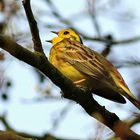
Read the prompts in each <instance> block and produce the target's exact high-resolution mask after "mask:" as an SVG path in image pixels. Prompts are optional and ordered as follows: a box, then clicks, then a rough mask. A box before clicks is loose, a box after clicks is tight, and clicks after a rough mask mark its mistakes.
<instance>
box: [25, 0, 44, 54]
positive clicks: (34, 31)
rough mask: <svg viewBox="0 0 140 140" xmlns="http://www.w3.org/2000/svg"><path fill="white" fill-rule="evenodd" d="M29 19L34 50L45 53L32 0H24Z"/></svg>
mask: <svg viewBox="0 0 140 140" xmlns="http://www.w3.org/2000/svg"><path fill="white" fill-rule="evenodd" d="M22 4H23V7H24V10H25V13H26V16H27V19H28V23H29V26H30V30H31V33H32V40H33V43H34V50H35V51H37V52H40V53H43V48H42V43H41V39H40V36H39V30H38V27H37V22H36V20H35V18H34V15H33V12H32V9H31V5H30V0H23V1H22Z"/></svg>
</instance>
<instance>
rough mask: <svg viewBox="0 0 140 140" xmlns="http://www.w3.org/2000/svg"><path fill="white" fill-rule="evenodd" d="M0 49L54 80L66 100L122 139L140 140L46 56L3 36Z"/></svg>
mask: <svg viewBox="0 0 140 140" xmlns="http://www.w3.org/2000/svg"><path fill="white" fill-rule="evenodd" d="M0 47H1V48H2V49H4V50H6V51H7V52H9V53H10V54H11V55H13V56H14V57H16V58H18V59H20V60H22V61H24V62H26V63H28V64H29V65H31V66H34V67H35V68H37V69H38V70H40V71H41V72H42V73H44V74H45V75H46V76H47V77H49V78H50V79H51V80H52V82H53V83H54V84H56V85H57V86H58V87H60V89H61V90H62V91H63V93H64V97H65V98H68V99H71V100H74V101H76V102H77V103H79V104H80V105H81V106H82V107H83V108H84V109H85V111H86V112H87V113H88V114H89V115H91V116H92V117H94V118H95V119H97V120H98V121H100V122H102V123H103V124H105V125H106V126H108V127H109V128H110V129H112V130H113V131H114V132H115V134H116V135H117V136H119V137H120V138H121V139H123V140H130V139H131V140H132V139H133V140H138V139H140V136H139V135H137V134H135V133H134V132H133V131H132V130H130V129H129V127H128V126H127V125H126V124H125V123H123V122H122V121H121V120H120V119H119V117H118V116H117V115H116V114H114V113H111V112H109V111H107V110H106V109H105V108H104V107H102V106H100V105H99V104H98V103H97V102H96V101H95V100H94V99H93V98H92V94H91V93H85V91H83V90H81V89H79V88H77V87H76V86H75V85H74V84H73V82H72V81H71V80H69V79H67V78H66V77H65V76H64V75H62V74H61V73H60V72H59V71H58V70H57V69H56V68H55V67H54V66H53V65H52V64H51V63H49V61H48V59H47V58H46V56H45V55H44V54H42V53H33V52H30V51H29V50H27V49H25V48H23V47H22V46H20V45H19V44H17V43H15V42H14V41H12V40H11V39H10V38H8V37H5V36H2V35H1V36H0Z"/></svg>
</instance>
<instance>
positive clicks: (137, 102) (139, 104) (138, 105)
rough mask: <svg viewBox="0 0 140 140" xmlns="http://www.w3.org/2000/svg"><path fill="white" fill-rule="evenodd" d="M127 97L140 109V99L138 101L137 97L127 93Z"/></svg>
mask: <svg viewBox="0 0 140 140" xmlns="http://www.w3.org/2000/svg"><path fill="white" fill-rule="evenodd" d="M125 97H126V98H127V99H128V100H129V101H130V102H131V103H132V104H133V105H135V106H136V107H137V108H138V109H139V110H140V101H138V100H137V99H136V98H135V97H133V96H130V95H128V94H127V95H125Z"/></svg>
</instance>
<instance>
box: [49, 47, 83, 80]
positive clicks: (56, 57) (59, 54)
mask: <svg viewBox="0 0 140 140" xmlns="http://www.w3.org/2000/svg"><path fill="white" fill-rule="evenodd" d="M65 51H66V50H65V49H64V48H62V47H60V46H57V45H55V46H53V47H52V48H51V50H50V56H49V60H50V62H51V63H52V64H53V65H54V66H55V67H56V68H57V69H58V70H59V71H60V72H61V73H63V74H64V75H65V76H66V77H67V78H69V79H71V80H72V81H73V82H76V81H79V80H81V79H84V77H83V75H82V74H81V73H80V72H79V71H78V70H76V69H75V68H74V67H73V66H72V65H71V64H69V63H68V62H66V61H64V59H63V56H64V53H65Z"/></svg>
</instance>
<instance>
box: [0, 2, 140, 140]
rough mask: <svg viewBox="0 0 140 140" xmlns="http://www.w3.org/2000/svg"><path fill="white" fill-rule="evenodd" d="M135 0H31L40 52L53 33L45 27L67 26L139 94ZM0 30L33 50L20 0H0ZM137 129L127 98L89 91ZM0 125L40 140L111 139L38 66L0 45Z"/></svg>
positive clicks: (139, 31)
mask: <svg viewBox="0 0 140 140" xmlns="http://www.w3.org/2000/svg"><path fill="white" fill-rule="evenodd" d="M139 5H140V1H132V0H123V1H122V0H113V1H112V0H76V1H67V0H40V1H35V0H32V1H31V6H32V10H33V13H34V16H35V18H36V21H37V24H38V28H39V31H40V37H41V40H42V43H43V49H44V51H45V54H46V56H48V54H49V50H50V48H51V44H49V43H47V42H45V40H50V39H52V38H53V37H55V35H54V34H52V33H51V32H50V31H59V30H61V29H63V28H73V29H75V30H76V31H77V32H78V33H79V34H80V35H81V37H82V39H83V42H84V44H85V45H87V46H88V47H90V48H91V49H94V50H96V51H98V52H99V53H102V54H103V55H104V56H106V57H107V59H108V60H110V61H111V62H112V63H113V64H114V65H115V66H116V67H117V68H118V70H119V72H120V73H121V75H122V76H123V78H124V79H125V81H126V83H127V85H128V86H129V88H130V89H131V91H132V92H133V93H134V95H135V96H136V97H137V98H138V99H139V100H140V8H139ZM0 33H2V34H5V35H9V36H10V37H12V38H13V39H14V40H15V41H16V42H17V43H19V44H21V45H22V46H24V47H26V48H28V49H29V50H31V51H32V50H33V43H32V37H31V33H30V29H29V26H28V22H27V19H26V15H25V12H24V8H23V6H22V1H21V0H0ZM93 96H94V98H95V99H96V100H97V101H98V102H99V103H100V104H101V105H104V106H105V107H106V108H107V109H108V110H109V111H111V112H114V113H116V114H117V115H118V116H119V117H120V119H121V120H124V121H125V122H126V123H128V125H130V127H131V128H132V130H133V131H135V132H136V133H138V134H140V124H139V123H140V114H138V113H139V111H138V109H137V108H136V107H135V106H133V105H132V104H131V103H130V102H129V101H128V100H127V104H123V105H121V104H118V103H114V102H111V101H109V100H106V99H103V98H101V97H98V96H95V95H93ZM0 130H14V131H16V132H17V133H19V134H23V135H25V136H32V137H36V138H38V139H40V140H50V139H51V140H56V139H60V140H62V139H63V140H68V139H69V140H113V139H117V138H115V137H114V133H113V132H112V131H111V130H109V129H108V128H107V127H106V126H104V125H102V124H101V123H100V122H97V121H96V120H95V119H93V118H91V117H90V116H89V115H88V114H87V113H86V112H85V111H84V110H83V109H82V107H81V106H80V105H78V104H77V103H75V102H73V101H70V100H67V99H64V98H63V97H61V94H60V89H59V88H58V87H56V86H55V85H54V84H53V83H52V82H51V81H50V80H49V79H48V78H47V77H44V76H43V75H42V74H41V73H40V72H39V71H38V70H36V69H34V68H33V67H31V66H29V65H27V64H25V63H23V62H21V61H19V60H17V59H16V58H14V57H12V56H10V55H9V54H8V53H7V52H5V51H3V50H1V49H0Z"/></svg>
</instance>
